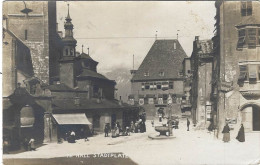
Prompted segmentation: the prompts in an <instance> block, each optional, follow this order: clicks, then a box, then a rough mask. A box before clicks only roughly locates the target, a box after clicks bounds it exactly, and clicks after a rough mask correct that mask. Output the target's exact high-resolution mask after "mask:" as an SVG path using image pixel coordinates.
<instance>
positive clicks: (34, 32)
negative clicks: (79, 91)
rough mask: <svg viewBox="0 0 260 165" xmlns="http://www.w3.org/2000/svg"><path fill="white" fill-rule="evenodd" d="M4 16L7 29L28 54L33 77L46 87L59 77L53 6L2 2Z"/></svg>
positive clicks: (60, 46)
mask: <svg viewBox="0 0 260 165" xmlns="http://www.w3.org/2000/svg"><path fill="white" fill-rule="evenodd" d="M3 16H4V19H5V22H6V25H7V26H6V29H8V30H9V31H11V32H13V33H14V34H15V35H16V36H17V37H18V38H19V39H20V40H21V41H23V42H24V43H25V44H26V45H27V46H28V48H29V49H30V50H31V58H32V64H33V70H34V74H35V76H36V77H38V78H39V79H41V81H43V82H44V83H46V84H48V83H49V82H50V79H51V77H55V76H57V75H58V69H59V68H58V59H59V58H60V55H61V52H60V51H61V48H62V45H61V40H60V37H59V35H58V34H57V32H56V30H57V29H56V2H54V1H53V2H51V1H49V2H47V1H45V2H44V1H42V2H32V1H30V2H29V1H28V2H23V1H20V2H4V3H3ZM22 85H23V84H22Z"/></svg>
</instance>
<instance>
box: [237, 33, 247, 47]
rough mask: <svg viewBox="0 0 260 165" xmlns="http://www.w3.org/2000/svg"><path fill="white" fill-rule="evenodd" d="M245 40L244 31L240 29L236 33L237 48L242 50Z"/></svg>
mask: <svg viewBox="0 0 260 165" xmlns="http://www.w3.org/2000/svg"><path fill="white" fill-rule="evenodd" d="M245 39H246V30H245V29H241V30H239V31H238V43H237V47H238V48H242V47H243V46H244V45H245Z"/></svg>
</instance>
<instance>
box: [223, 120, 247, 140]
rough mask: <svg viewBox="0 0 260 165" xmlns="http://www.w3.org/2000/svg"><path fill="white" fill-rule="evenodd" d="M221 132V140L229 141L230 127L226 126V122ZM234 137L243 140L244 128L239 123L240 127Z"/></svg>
mask: <svg viewBox="0 0 260 165" xmlns="http://www.w3.org/2000/svg"><path fill="white" fill-rule="evenodd" d="M222 133H223V141H224V143H227V142H229V141H230V127H229V126H228V123H227V124H226V125H225V126H224V128H223V130H222ZM236 139H237V140H238V141H239V142H245V130H244V126H243V124H241V127H240V129H239V131H238V134H237V137H236Z"/></svg>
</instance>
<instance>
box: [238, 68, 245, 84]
mask: <svg viewBox="0 0 260 165" xmlns="http://www.w3.org/2000/svg"><path fill="white" fill-rule="evenodd" d="M239 70H240V74H239V77H238V80H240V81H244V80H246V76H247V65H240V66H239Z"/></svg>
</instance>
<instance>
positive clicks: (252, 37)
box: [247, 28, 257, 48]
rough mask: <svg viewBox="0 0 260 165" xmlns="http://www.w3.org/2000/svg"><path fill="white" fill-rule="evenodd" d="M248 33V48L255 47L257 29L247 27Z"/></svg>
mask: <svg viewBox="0 0 260 165" xmlns="http://www.w3.org/2000/svg"><path fill="white" fill-rule="evenodd" d="M247 33H248V48H255V47H256V44H257V43H256V41H257V40H256V29H253V28H250V29H247Z"/></svg>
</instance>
